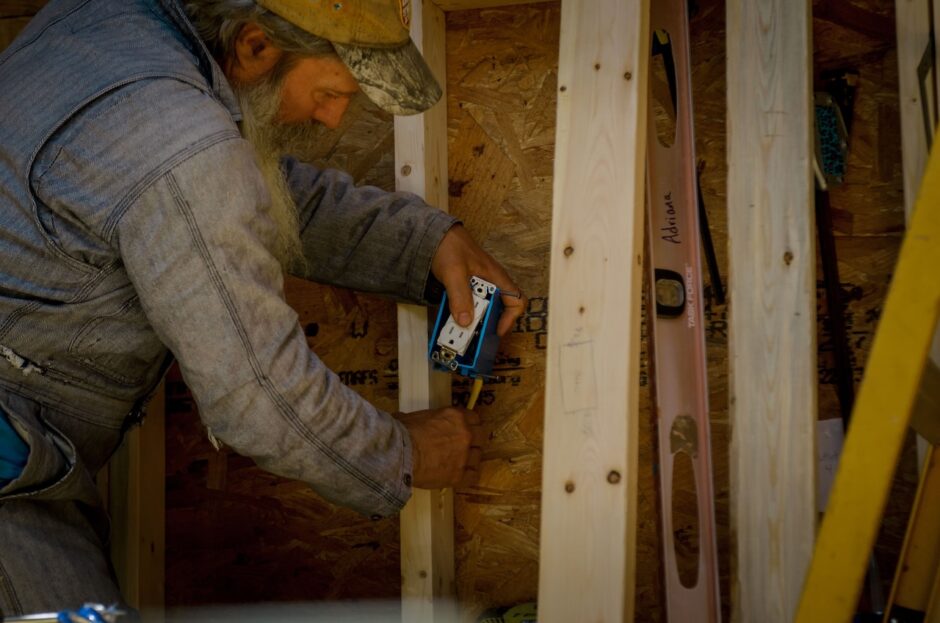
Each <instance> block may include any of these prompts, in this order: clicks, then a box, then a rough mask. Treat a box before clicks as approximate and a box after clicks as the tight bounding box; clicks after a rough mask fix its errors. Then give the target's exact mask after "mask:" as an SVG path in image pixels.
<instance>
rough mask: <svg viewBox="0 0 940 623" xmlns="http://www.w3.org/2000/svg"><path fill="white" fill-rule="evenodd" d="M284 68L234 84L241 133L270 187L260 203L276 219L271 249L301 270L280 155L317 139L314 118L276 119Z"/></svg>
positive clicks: (299, 247) (296, 270)
mask: <svg viewBox="0 0 940 623" xmlns="http://www.w3.org/2000/svg"><path fill="white" fill-rule="evenodd" d="M280 73H281V72H278V71H277V70H275V71H273V72H272V73H271V75H270V76H268V77H265V78H264V79H262V80H260V81H259V82H257V83H255V84H252V85H248V86H242V87H236V88H235V94H236V95H237V96H238V102H239V105H240V106H241V110H242V124H241V131H242V136H244V137H245V139H246V140H247V141H248V142H249V143H251V145H252V146H253V147H254V150H255V157H256V159H257V161H258V168H259V170H260V171H261V175H262V177H263V178H264V181H265V185H266V186H267V189H268V198H269V203H268V205H262V206H260V209H261V210H263V211H266V212H267V213H268V215H269V216H270V217H271V219H272V221H273V222H274V227H275V232H274V236H273V239H272V242H271V244H270V251H271V253H272V254H273V255H274V257H276V258H277V260H278V262H280V264H281V267H282V268H283V269H284V270H285V271H287V272H294V273H298V274H302V273H303V272H304V269H305V268H306V261H305V259H304V254H303V246H302V244H301V241H300V223H299V220H298V212H297V205H296V204H295V203H294V199H293V197H292V196H291V193H290V188H289V187H288V185H287V178H286V176H285V174H284V170H283V169H282V167H281V158H282V157H283V156H284V155H286V154H289V153H296V152H303V151H305V150H308V149H309V146H310V145H311V144H313V141H314V140H316V136H317V134H318V133H319V128H318V127H317V124H316V123H314V122H309V123H303V124H291V125H288V124H284V123H278V122H277V121H276V118H277V113H278V110H279V108H280V103H281V98H280V91H281V82H282V78H281V76H280V75H279V74H280Z"/></svg>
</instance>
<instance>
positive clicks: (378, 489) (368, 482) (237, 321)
mask: <svg viewBox="0 0 940 623" xmlns="http://www.w3.org/2000/svg"><path fill="white" fill-rule="evenodd" d="M166 177H167V183H168V184H169V186H170V190H171V192H172V193H173V198H174V202H175V203H176V207H177V209H178V210H179V212H180V215H181V216H182V217H183V218H184V219H185V220H186V224H187V226H188V227H189V231H190V234H191V235H192V237H193V242H194V243H195V245H196V248H197V249H198V251H199V255H200V256H201V257H202V260H203V263H204V264H205V266H206V269H207V270H208V272H209V277H210V279H211V280H212V284H213V285H214V286H215V288H216V290H217V291H218V294H219V297H220V298H221V299H222V303H223V304H224V305H225V308H226V311H228V313H229V316H230V317H231V319H232V323H233V324H234V325H235V330H236V332H237V334H238V338H239V340H240V341H241V343H242V347H243V348H244V349H245V352H246V354H247V355H248V361H249V363H250V364H251V369H252V372H254V376H255V380H257V381H258V383H259V384H260V385H261V387H262V388H263V389H264V392H265V393H266V394H267V395H268V397H269V398H270V399H271V401H272V402H273V403H274V404H275V405H276V406H277V407H278V410H279V411H280V412H281V414H282V415H283V416H284V417H285V419H286V420H287V421H288V422H289V423H290V424H291V426H292V428H294V430H296V431H297V432H298V433H299V434H300V436H301V437H302V438H303V439H305V440H307V441H308V442H309V443H310V444H311V445H313V446H314V447H315V448H317V449H318V450H319V451H320V452H322V453H323V454H324V455H326V457H327V458H329V459H330V460H331V461H333V463H335V464H336V465H338V466H339V467H340V468H342V469H343V470H344V471H345V472H346V473H348V474H349V475H350V476H352V477H354V478H355V479H356V480H358V481H359V482H361V483H362V484H364V485H365V486H366V487H368V488H369V489H371V490H372V491H374V492H375V493H377V494H378V495H380V496H381V497H382V498H384V499H385V500H386V501H388V502H390V503H392V504H401V503H402V500H399V499H398V498H397V496H395V495H394V494H392V493H391V492H389V491H387V490H386V489H385V487H383V486H382V485H380V484H379V483H377V482H375V481H373V480H372V479H371V478H369V477H368V476H366V475H365V474H363V473H362V472H360V471H359V470H358V469H356V467H355V466H354V465H352V464H351V463H349V462H348V461H346V460H345V459H344V458H343V457H342V456H340V455H339V454H337V453H336V452H334V451H333V449H332V448H330V446H329V445H327V444H326V443H324V442H323V441H322V440H321V439H320V438H319V437H317V435H316V434H314V433H313V432H312V431H310V430H309V429H308V428H307V427H306V426H304V424H303V422H302V421H301V420H300V418H299V417H298V415H297V413H296V412H295V411H294V410H293V408H292V407H291V405H290V403H288V402H287V400H285V399H284V397H283V396H281V394H280V393H279V392H278V391H277V389H276V388H275V387H274V385H273V384H272V383H271V380H270V379H269V378H268V377H267V376H265V375H264V373H263V371H262V369H261V365H260V363H259V362H258V359H257V357H256V355H255V352H254V349H253V348H252V346H251V342H250V340H249V339H248V335H247V333H246V331H245V328H244V326H243V325H242V322H241V318H239V316H238V311H237V310H236V309H235V305H234V303H233V301H232V298H231V295H230V294H229V291H228V289H227V288H226V287H225V284H224V283H223V282H222V278H221V277H220V276H219V273H218V269H217V268H216V267H215V263H214V262H213V261H212V257H211V256H210V255H209V251H208V246H207V245H206V242H205V240H204V239H203V237H202V233H201V232H200V231H199V225H198V224H197V223H196V221H195V218H194V217H193V214H192V212H191V210H190V209H189V204H188V203H187V201H186V199H185V197H183V194H182V192H181V191H180V188H179V186H178V184H177V182H176V179H175V178H174V177H173V173H172V172H170V173H168V174H167V176H166Z"/></svg>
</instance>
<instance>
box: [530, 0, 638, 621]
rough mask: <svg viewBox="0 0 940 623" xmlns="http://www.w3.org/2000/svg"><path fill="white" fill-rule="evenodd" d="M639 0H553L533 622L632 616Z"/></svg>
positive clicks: (635, 489) (615, 619)
mask: <svg viewBox="0 0 940 623" xmlns="http://www.w3.org/2000/svg"><path fill="white" fill-rule="evenodd" d="M648 28H649V3H648V2H647V1H646V0H592V2H589V3H588V2H571V1H568V2H563V3H562V5H561V42H560V57H559V70H558V91H559V93H558V112H557V120H558V122H557V130H556V145H555V171H554V176H555V177H554V180H555V181H554V184H555V187H554V206H553V215H552V251H551V282H550V291H551V292H553V293H554V294H553V295H552V296H551V298H550V300H549V317H550V318H551V319H552V321H551V323H550V324H549V328H548V353H547V378H546V386H545V391H546V404H545V446H544V448H545V451H544V458H543V477H542V520H541V537H540V541H541V547H540V552H541V554H540V563H539V572H540V577H539V621H543V622H545V623H553V622H556V621H558V622H566V623H567V622H570V621H592V622H601V621H604V622H614V621H632V620H633V607H634V598H635V570H636V548H635V543H636V521H637V435H638V431H637V429H638V413H639V411H638V409H639V364H640V355H639V353H640V295H641V290H642V283H643V235H644V230H643V215H644V203H643V199H644V188H645V162H646V125H647V116H646V113H647V111H646V106H647V101H646V100H647V76H648V68H649V32H648Z"/></svg>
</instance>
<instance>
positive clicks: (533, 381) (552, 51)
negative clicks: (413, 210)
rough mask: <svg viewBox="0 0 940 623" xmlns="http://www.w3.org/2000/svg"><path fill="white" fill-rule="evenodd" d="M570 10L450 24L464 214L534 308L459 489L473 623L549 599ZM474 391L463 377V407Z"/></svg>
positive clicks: (455, 209)
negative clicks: (562, 66) (552, 320)
mask: <svg viewBox="0 0 940 623" xmlns="http://www.w3.org/2000/svg"><path fill="white" fill-rule="evenodd" d="M559 25H560V3H558V2H550V3H542V4H532V5H528V6H514V7H502V8H492V9H481V10H474V11H457V12H452V13H448V14H447V92H448V98H447V129H448V172H449V175H448V192H449V195H450V196H449V197H448V200H449V210H450V213H451V214H453V215H454V216H456V217H457V218H459V219H461V220H462V221H463V223H464V226H465V227H466V228H467V230H468V231H469V232H470V234H471V235H472V236H473V237H474V239H475V240H477V241H478V242H479V243H480V244H481V246H483V248H484V249H486V250H487V251H488V252H489V253H490V254H492V255H493V256H494V257H495V258H496V259H497V260H498V261H499V262H500V263H501V264H502V265H503V266H504V267H505V268H506V270H507V271H508V272H509V273H510V275H512V277H513V280H514V281H515V282H516V283H517V284H518V285H519V286H520V287H521V288H522V290H523V291H524V292H525V293H526V295H527V296H528V297H529V300H530V303H529V307H528V309H527V310H526V313H525V314H524V315H523V316H522V317H521V318H520V319H519V320H518V321H517V322H516V325H515V326H514V327H513V329H512V331H511V332H510V333H509V334H507V335H506V336H504V337H503V338H502V340H501V341H500V348H499V356H498V358H497V361H496V370H495V372H496V374H498V375H499V377H500V378H499V379H497V380H494V381H490V382H487V383H486V384H484V386H483V392H482V394H481V400H480V403H479V404H478V406H477V408H476V409H475V411H476V412H477V413H479V415H480V418H481V421H482V425H483V430H484V433H485V434H486V439H487V441H486V444H485V445H484V447H483V461H482V463H481V469H480V478H479V481H478V482H477V483H476V484H475V485H474V486H472V487H468V488H466V489H460V490H458V491H457V498H456V507H455V515H456V520H457V534H456V537H457V546H456V554H457V594H458V598H459V602H460V607H461V613H462V616H463V620H464V621H475V620H476V618H477V617H478V616H479V615H480V614H481V613H483V612H484V611H485V610H487V609H489V608H496V607H508V606H512V605H515V604H518V603H522V602H528V601H535V600H536V597H537V595H538V564H539V563H538V557H539V499H540V496H541V479H542V472H541V468H542V417H543V411H544V404H545V399H544V389H545V353H546V350H545V338H546V336H547V333H546V330H547V327H548V324H547V316H548V300H549V296H548V263H549V246H550V240H551V212H552V199H551V193H552V179H553V177H552V166H553V160H554V139H555V111H556V106H555V102H556V93H557V82H558V80H557V75H558V30H559ZM468 388H469V384H468V383H467V381H466V380H465V379H456V378H455V383H454V400H455V402H456V403H458V404H465V403H466V399H467V392H468Z"/></svg>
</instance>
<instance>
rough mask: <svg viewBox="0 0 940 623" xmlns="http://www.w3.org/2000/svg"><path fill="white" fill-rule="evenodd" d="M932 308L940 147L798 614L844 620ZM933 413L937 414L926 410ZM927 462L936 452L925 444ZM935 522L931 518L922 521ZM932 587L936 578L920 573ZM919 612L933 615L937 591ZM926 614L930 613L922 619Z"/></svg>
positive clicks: (913, 388)
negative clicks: (928, 453) (927, 604)
mask: <svg viewBox="0 0 940 623" xmlns="http://www.w3.org/2000/svg"><path fill="white" fill-rule="evenodd" d="M938 314H940V149H935V150H934V151H933V154H932V155H931V157H930V160H929V161H928V163H927V170H926V172H925V174H924V178H923V182H922V184H921V188H920V193H919V195H918V197H917V203H916V204H915V207H914V213H913V215H912V218H911V222H910V227H909V229H908V231H907V234H906V235H905V237H904V243H903V245H902V247H901V253H900V256H899V258H898V263H897V267H896V268H895V273H894V278H893V279H892V282H891V287H890V289H889V290H888V297H887V300H886V301H885V306H884V312H883V313H882V317H881V320H880V322H879V325H878V330H877V333H876V335H875V340H874V343H873V345H872V350H871V354H870V356H869V359H868V364H867V366H866V370H865V376H864V378H863V379H862V383H861V387H860V388H859V393H858V399H857V401H856V403H855V410H854V412H853V414H852V424H851V425H850V427H849V430H848V433H847V435H846V439H845V445H844V446H843V450H842V458H841V460H840V462H839V469H838V472H837V473H836V479H835V482H834V483H833V488H832V493H831V496H830V498H829V505H828V508H827V510H826V514H825V517H824V518H823V522H822V526H821V527H820V530H819V535H818V538H817V541H816V549H815V551H814V553H813V559H812V561H811V563H810V568H809V571H808V573H807V576H806V582H805V584H804V587H803V595H802V598H801V600H800V606H799V610H798V611H797V615H796V621H797V623H815V622H817V621H825V622H826V623H839V622H849V621H851V620H852V616H853V614H854V612H855V605H856V601H857V599H858V594H859V591H860V589H861V583H862V578H863V577H864V575H865V569H866V567H867V564H868V560H869V556H870V555H871V549H872V546H873V544H874V541H875V536H876V534H877V531H878V525H879V523H880V521H881V515H882V512H883V511H884V505H885V502H886V500H887V497H888V493H889V491H890V487H891V480H892V476H893V474H894V470H895V466H896V465H897V462H898V457H899V455H900V452H901V448H902V445H903V442H904V437H905V434H906V432H907V428H908V425H909V424H910V423H911V416H912V413H913V412H914V410H915V405H916V404H917V400H918V390H919V388H920V382H921V378H922V376H923V374H924V370H925V367H926V364H927V357H928V352H929V349H930V344H931V339H932V337H933V333H934V328H935V327H936V326H937V318H938ZM933 417H934V418H938V417H940V413H938V412H937V411H934V412H933ZM931 454H932V457H931V458H932V461H933V463H934V464H935V463H936V461H937V460H938V453H937V452H932V453H931ZM930 528H932V529H933V531H940V524H936V523H935V524H934V525H933V526H930ZM926 581H927V582H932V583H933V585H934V587H932V588H931V589H930V590H931V591H932V592H936V591H938V590H940V589H936V588H935V586H936V584H937V582H940V578H933V577H931V578H927V580H926ZM933 599H934V603H933V604H931V605H930V606H929V608H932V609H933V611H932V612H930V613H929V614H928V615H927V616H928V618H927V619H926V621H930V622H931V623H933V621H934V620H940V604H938V603H936V602H937V601H938V600H940V597H934V598H933ZM929 617H933V618H929Z"/></svg>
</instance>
